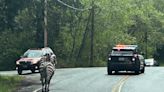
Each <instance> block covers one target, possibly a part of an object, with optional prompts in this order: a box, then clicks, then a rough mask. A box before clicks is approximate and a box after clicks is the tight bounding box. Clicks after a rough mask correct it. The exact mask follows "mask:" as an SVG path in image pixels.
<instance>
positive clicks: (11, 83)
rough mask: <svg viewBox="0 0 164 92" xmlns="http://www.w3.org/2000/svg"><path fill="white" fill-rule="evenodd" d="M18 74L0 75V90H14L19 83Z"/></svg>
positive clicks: (5, 91) (11, 91) (12, 91)
mask: <svg viewBox="0 0 164 92" xmlns="http://www.w3.org/2000/svg"><path fill="white" fill-rule="evenodd" d="M21 80H23V78H21V77H20V76H2V75H0V92H14V91H15V90H16V89H17V87H18V86H19V85H20V83H21Z"/></svg>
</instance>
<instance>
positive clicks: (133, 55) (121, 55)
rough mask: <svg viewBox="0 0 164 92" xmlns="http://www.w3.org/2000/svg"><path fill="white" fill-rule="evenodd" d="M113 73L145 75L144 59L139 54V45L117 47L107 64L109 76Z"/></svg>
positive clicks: (114, 48)
mask: <svg viewBox="0 0 164 92" xmlns="http://www.w3.org/2000/svg"><path fill="white" fill-rule="evenodd" d="M113 71H115V73H117V72H118V71H134V73H135V74H139V73H144V71H145V63H144V57H143V56H142V55H141V54H139V52H138V46H137V45H116V46H115V47H113V49H112V52H111V53H110V54H109V57H108V63H107V72H108V75H110V74H112V73H113Z"/></svg>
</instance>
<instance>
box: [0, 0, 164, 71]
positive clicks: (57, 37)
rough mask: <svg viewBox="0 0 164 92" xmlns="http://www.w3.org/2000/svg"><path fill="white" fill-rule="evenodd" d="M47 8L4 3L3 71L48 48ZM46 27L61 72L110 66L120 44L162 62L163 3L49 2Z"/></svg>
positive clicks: (40, 2) (21, 1)
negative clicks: (25, 55) (133, 46)
mask: <svg viewBox="0 0 164 92" xmlns="http://www.w3.org/2000/svg"><path fill="white" fill-rule="evenodd" d="M44 4H45V2H44V0H0V52H1V53H0V66H1V67H0V70H12V69H15V62H16V60H17V59H19V58H20V56H21V55H22V54H23V53H24V52H25V51H26V50H27V49H29V48H41V47H44V10H45V7H44ZM47 22H48V23H47V33H48V47H50V48H52V49H53V51H54V53H55V54H56V56H57V60H58V65H57V66H58V67H59V68H60V67H90V66H96V67H98V66H106V61H107V57H108V54H109V52H110V51H111V48H112V47H113V46H115V45H116V44H137V45H138V46H139V48H140V50H141V51H142V52H144V53H145V58H155V59H157V60H159V61H160V63H162V60H164V57H163V56H164V53H163V52H164V0H47ZM163 63H164V62H163Z"/></svg>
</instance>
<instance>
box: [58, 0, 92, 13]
mask: <svg viewBox="0 0 164 92" xmlns="http://www.w3.org/2000/svg"><path fill="white" fill-rule="evenodd" d="M57 1H58V2H59V3H61V4H63V5H64V6H66V7H68V8H71V9H74V10H77V11H86V10H90V9H91V8H92V7H89V8H85V9H80V8H76V7H73V6H71V5H68V4H66V3H64V2H63V1H61V0H57Z"/></svg>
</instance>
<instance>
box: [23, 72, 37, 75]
mask: <svg viewBox="0 0 164 92" xmlns="http://www.w3.org/2000/svg"><path fill="white" fill-rule="evenodd" d="M37 73H39V72H35V73H32V72H28V73H22V74H21V75H30V74H37Z"/></svg>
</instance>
